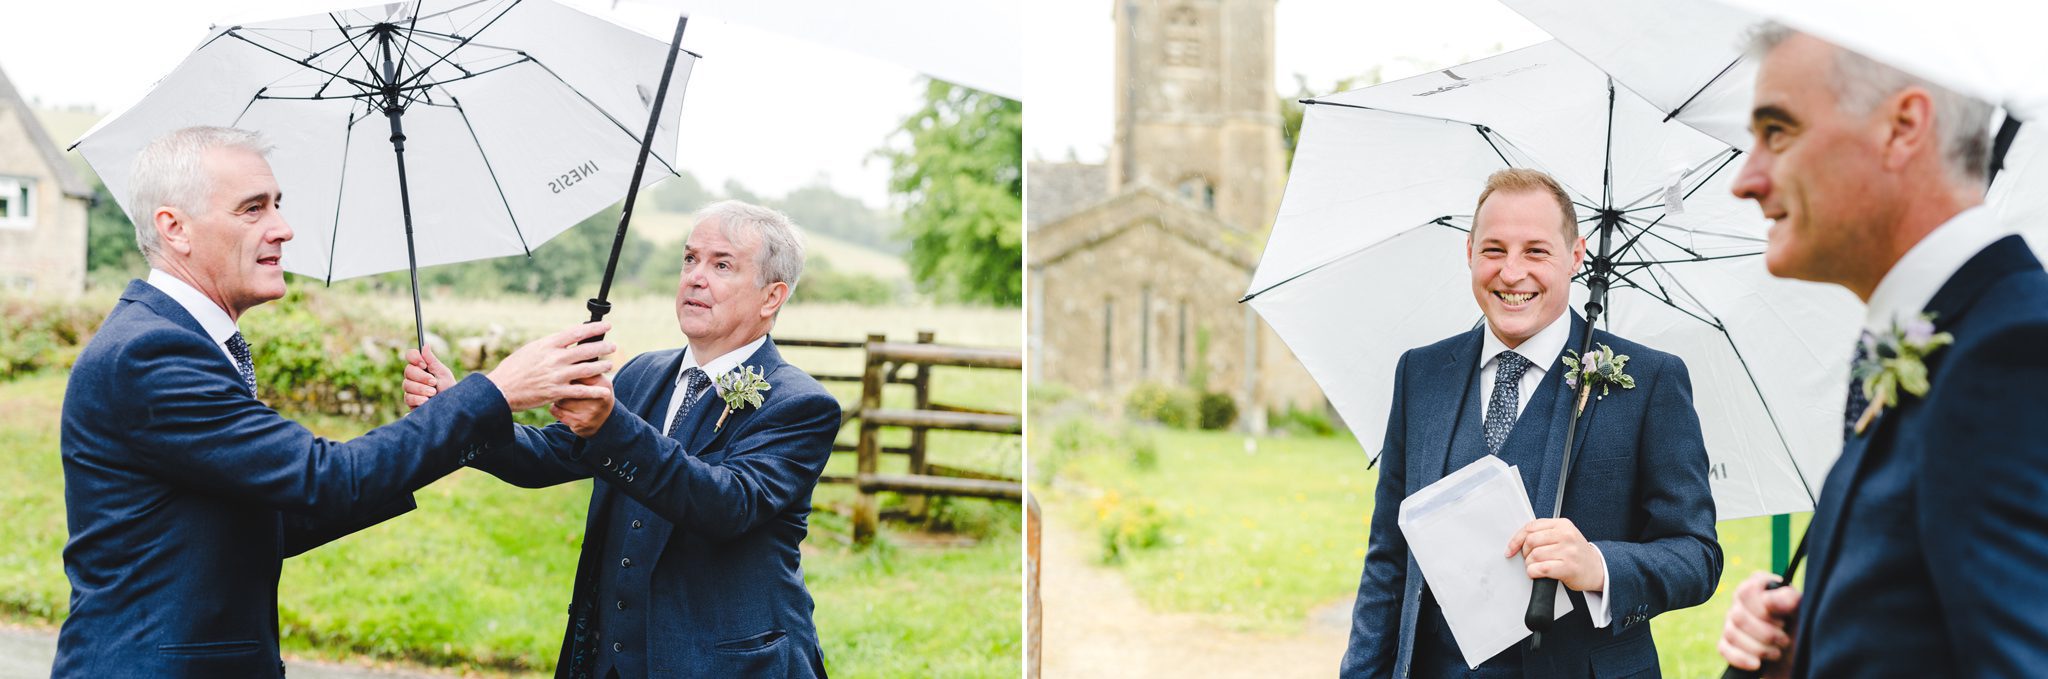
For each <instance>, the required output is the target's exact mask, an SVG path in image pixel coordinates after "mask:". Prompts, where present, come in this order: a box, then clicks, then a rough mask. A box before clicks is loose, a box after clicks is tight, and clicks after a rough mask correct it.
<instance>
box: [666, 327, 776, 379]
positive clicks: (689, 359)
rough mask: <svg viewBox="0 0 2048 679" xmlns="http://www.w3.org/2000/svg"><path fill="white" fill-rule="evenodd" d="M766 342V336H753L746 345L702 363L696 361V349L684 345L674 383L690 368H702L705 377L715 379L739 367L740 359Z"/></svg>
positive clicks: (750, 355)
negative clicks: (681, 363) (680, 363)
mask: <svg viewBox="0 0 2048 679" xmlns="http://www.w3.org/2000/svg"><path fill="white" fill-rule="evenodd" d="M767 343H768V336H767V335H762V336H760V337H756V338H754V341H752V342H748V343H747V344H746V346H742V347H740V348H738V349H734V350H732V351H728V352H725V353H724V354H722V355H720V356H718V357H716V358H713V359H711V360H710V361H707V362H703V363H699V362H698V361H697V356H696V353H697V352H696V350H694V349H691V348H689V347H688V346H685V347H683V365H682V367H681V368H679V369H677V370H676V384H678V385H680V384H682V383H683V375H685V374H687V373H689V372H690V369H691V368H699V369H702V370H703V371H704V375H705V376H706V377H710V378H712V379H713V380H716V379H718V376H719V375H723V374H726V373H729V372H732V371H733V369H734V368H738V367H740V363H741V362H742V361H745V360H747V359H748V358H752V357H753V355H754V352H756V351H760V350H761V345H763V344H767Z"/></svg>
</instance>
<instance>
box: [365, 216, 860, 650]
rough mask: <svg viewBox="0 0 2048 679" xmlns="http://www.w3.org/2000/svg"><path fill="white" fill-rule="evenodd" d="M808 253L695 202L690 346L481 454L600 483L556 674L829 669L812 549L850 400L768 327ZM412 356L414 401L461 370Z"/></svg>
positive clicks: (502, 472)
mask: <svg viewBox="0 0 2048 679" xmlns="http://www.w3.org/2000/svg"><path fill="white" fill-rule="evenodd" d="M803 261H804V252H803V243H802V241H801V240H800V239H799V237H798V235H797V232H796V227H795V225H794V224H791V223H790V221H789V218H788V217H786V216H784V215H783V214H782V213H780V212H777V211H775V210H771V209H768V208H763V207H758V206H754V205H748V204H745V203H741V202H738V201H723V202H719V203H714V204H711V205H708V206H705V207H704V208H703V209H700V210H698V211H697V224H696V226H695V227H694V228H693V229H692V230H691V232H690V236H689V239H688V240H687V241H686V242H685V243H684V256H683V262H682V265H683V271H682V280H681V285H680V287H679V289H678V290H677V292H676V320H677V322H678V325H680V326H681V328H682V331H683V335H684V336H685V337H686V338H687V339H688V344H687V345H686V346H684V347H683V348H681V349H670V350H666V351H656V352H651V353H647V354H641V355H640V356H638V357H635V358H634V359H633V360H632V361H630V362H628V363H627V364H626V366H625V368H623V369H621V370H620V371H619V377H618V389H619V391H618V394H619V398H618V399H617V400H616V402H614V399H613V398H612V397H611V396H610V394H611V392H610V391H607V392H605V395H604V396H603V397H601V398H596V399H582V400H574V401H563V402H561V403H558V404H556V407H555V408H554V409H553V412H554V414H555V417H556V418H558V419H559V420H561V422H559V423H557V424H554V425H550V426H548V427H546V428H535V427H524V426H522V427H520V428H519V431H518V435H517V436H516V437H515V438H514V440H512V441H511V442H508V443H504V444H501V445H494V446H493V447H492V448H491V449H490V450H489V451H486V453H485V454H484V455H482V456H479V457H478V458H477V459H476V460H475V461H474V463H473V464H474V466H476V467H477V468H479V469H483V470H484V471H487V472H490V473H491V474H493V475H495V476H497V477H498V478H501V479H504V480H505V481H507V482H510V483H513V484H515V485H519V486H524V487H529V488H540V487H546V486H552V485H555V484H560V483H567V482H570V481H575V480H579V479H586V478H596V479H598V480H599V483H597V484H596V487H595V488H594V489H593V492H592V493H591V498H590V517H589V520H588V524H587V526H586V528H585V530H584V538H583V556H582V560H581V561H580V562H579V564H578V566H577V569H576V581H575V585H574V587H575V591H574V594H573V603H572V604H571V606H570V618H569V626H568V631H567V633H566V634H565V635H564V639H563V641H562V657H561V660H560V665H559V666H560V668H561V669H560V671H559V673H558V674H559V675H560V676H563V677H578V676H589V677H599V678H603V677H644V676H650V675H661V674H665V673H675V674H677V675H678V676H704V677H822V676H825V666H824V656H823V654H822V652H821V651H820V648H819V644H818V633H817V629H816V628H815V627H814V626H813V624H812V622H811V608H812V603H811V595H810V593H809V592H808V591H806V590H805V589H804V582H803V570H802V567H801V566H800V563H799V562H800V561H801V553H800V552H799V550H798V545H799V544H800V543H802V542H803V539H804V536H805V534H806V533H807V532H808V523H807V522H808V517H809V515H810V510H811V491H812V489H814V488H815V487H817V483H818V477H819V475H821V474H823V473H824V471H825V462H826V460H828V459H830V457H831V454H832V439H833V437H834V436H835V435H836V434H837V433H838V432H839V424H840V420H839V402H838V400H836V399H834V398H833V397H832V395H831V394H829V393H826V391H825V389H824V387H823V386H821V385H819V384H818V381H817V380H815V379H812V378H811V376H810V375H807V374H805V373H804V372H803V371H802V370H800V369H798V368H797V367H795V366H792V365H790V364H788V363H786V362H784V361H783V360H782V356H781V353H780V352H778V351H776V348H775V342H774V341H773V340H771V339H770V338H769V337H768V331H769V330H770V329H772V328H774V326H775V319H776V316H777V315H778V314H779V313H780V312H781V310H782V305H783V303H784V302H786V301H788V300H789V295H790V292H791V291H792V290H794V289H795V286H796V283H797V279H798V278H799V277H800V276H802V275H803ZM412 358H413V359H414V362H413V365H412V366H411V367H408V368H407V369H406V380H407V381H406V385H405V389H406V392H407V394H408V396H407V398H406V400H407V403H409V404H412V405H419V404H421V403H425V402H427V401H428V399H429V398H433V399H435V400H438V399H439V398H442V397H440V396H436V386H437V385H445V384H454V383H455V382H454V379H455V378H454V376H453V375H452V374H451V373H450V372H449V371H448V369H447V368H446V367H445V366H443V365H442V364H441V363H440V362H439V361H437V360H435V359H434V357H433V355H432V354H431V352H430V353H428V354H427V355H426V357H425V358H424V360H420V357H418V356H417V355H413V356H412ZM599 381H600V383H603V384H607V385H608V384H609V382H605V381H603V380H602V379H600V380H599ZM459 386H460V385H458V387H459ZM449 393H451V394H452V393H453V390H450V392H449Z"/></svg>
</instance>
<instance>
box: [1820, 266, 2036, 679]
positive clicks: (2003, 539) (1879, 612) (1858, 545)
mask: <svg viewBox="0 0 2048 679" xmlns="http://www.w3.org/2000/svg"><path fill="white" fill-rule="evenodd" d="M2044 300H2048V273H2044V272H2043V271H2042V269H2041V262H2040V260H2037V259H2035V258H2034V254H2033V253H2032V252H2031V251H2029V250H2028V249H2027V245H2026V242H2025V241H2024V240H2022V239H2021V238H2020V237H2019V236H2008V237H2006V238H2004V239H2001V240H1999V241H1998V242H1996V243H1993V244H1991V245H1990V246H1988V247H1986V248H1985V249H1984V250H1983V251H1981V252H1978V253H1977V254H1976V255H1975V256H1974V257H1972V258H1971V259H1970V261H1969V262H1967V263H1965V264H1964V265H1963V267H1962V268H1961V269H1959V270H1958V271H1957V272H1956V273H1955V275H1954V276H1952V277H1950V278H1949V280H1948V282H1946V283H1944V284H1943V285H1942V287H1941V289H1940V291H1938V292H1936V293H1935V295H1934V298H1933V299H1932V300H1930V301H1929V302H1928V307H1927V310H1928V311H1932V312H1934V314H1935V318H1934V324H1935V327H1936V328H1938V329H1940V330H1941V331H1943V332H1948V333H1951V334H1953V335H1954V336H1955V344H1953V345H1950V346H1947V347H1944V348H1942V349H1939V350H1937V351H1935V352H1934V354H1933V355H1931V356H1929V357H1928V358H1927V370H1928V375H1929V379H1930V386H1929V389H1928V392H1927V395H1926V397H1924V398H1916V397H1913V396H1911V395H1907V394H1906V393H1905V392H1904V391H1903V390H1901V391H1900V399H1901V401H1902V402H1901V403H1900V404H1899V405H1898V406H1896V407H1894V408H1891V409H1889V410H1886V411H1885V412H1884V413H1883V414H1881V415H1879V416H1878V417H1877V419H1876V420H1875V421H1873V422H1872V423H1871V424H1870V425H1869V426H1868V427H1867V428H1866V429H1865V430H1864V432H1863V433H1862V434H1861V435H1855V436H1852V437H1851V438H1849V440H1848V441H1847V442H1846V443H1845V444H1844V445H1843V448H1842V456H1841V458H1840V459H1838V460H1837V461H1836V462H1835V465H1834V467H1833V468H1832V469H1830V470H1829V471H1828V478H1827V485H1826V486H1825V487H1824V488H1823V489H1822V491H1821V496H1820V506H1819V507H1817V508H1815V511H1814V515H1813V525H1812V529H1811V531H1812V532H1811V533H1810V536H1811V539H1812V540H1813V542H1812V543H1811V544H1810V545H1809V549H1810V550H1811V554H1810V557H1809V558H1811V559H1812V564H1811V565H1810V567H1809V568H1808V570H1807V576H1806V586H1805V589H1804V592H1805V594H1804V597H1803V600H1802V601H1801V603H1800V613H1799V622H1798V629H1797V634H1796V643H1797V645H1798V655H1797V660H1796V662H1795V669H1796V670H1797V674H1799V675H1800V676H1810V677H1880V676H1899V677H2038V676H2044V675H2048V436H2044V435H2043V434H2042V432H2041V431H2039V430H2037V429H2035V427H2040V426H2042V425H2043V423H2048V400H2044V399H2043V397H2042V390H2043V389H2044V388H2048V354H2044V352H2048V301H2044Z"/></svg>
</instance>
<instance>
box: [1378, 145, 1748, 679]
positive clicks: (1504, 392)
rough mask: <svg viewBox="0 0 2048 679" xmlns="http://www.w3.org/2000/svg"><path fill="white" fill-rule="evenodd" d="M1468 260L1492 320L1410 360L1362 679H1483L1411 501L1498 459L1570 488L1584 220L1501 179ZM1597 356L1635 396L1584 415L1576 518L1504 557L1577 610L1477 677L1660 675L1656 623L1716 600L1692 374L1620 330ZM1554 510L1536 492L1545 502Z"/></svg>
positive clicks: (1558, 521) (1611, 396)
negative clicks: (1604, 357) (1618, 370)
mask: <svg viewBox="0 0 2048 679" xmlns="http://www.w3.org/2000/svg"><path fill="white" fill-rule="evenodd" d="M1466 251H1467V255H1468V265H1469V266H1470V268H1471V272H1472V294H1473V297H1474V299H1475V300H1476V301H1477V302H1478V304H1479V307H1480V309H1481V311H1482V312H1483V313H1484V315H1485V317H1486V323H1485V325H1484V326H1483V327H1480V328H1475V329H1473V330H1471V331H1468V332H1464V333H1460V334H1458V335H1456V336H1453V337H1451V338H1449V339H1446V340H1443V341H1441V342H1437V343H1435V344H1431V345H1429V346H1425V347H1419V348H1416V349H1413V350H1410V351H1408V352H1407V353H1405V354H1404V355H1403V356H1402V357H1401V361H1400V364H1399V367H1398V368H1397V370H1396V373H1395V378H1394V398H1393V404H1394V405H1393V409H1392V411H1391V413H1390V414H1389V417H1388V423H1387V436H1386V444H1385V447H1384V448H1383V449H1382V451H1381V455H1380V458H1381V459H1380V479H1379V487H1378V490H1377V492H1376V494H1375V497H1374V505H1373V517H1372V528H1371V536H1370V544H1369V546H1368V548H1367V551H1366V559H1365V570H1364V574H1363V576H1362V577H1361V579H1360V582H1359V590H1358V599H1357V602H1356V604H1355V605H1354V608H1353V613H1352V615H1353V617H1352V623H1351V641H1350V648H1349V649H1348V650H1347V651H1346V653H1345V655H1344V664H1343V668H1342V670H1341V674H1342V675H1343V676H1346V677H1368V676H1371V677H1379V676H1397V677H1405V676H1411V675H1413V676H1426V677H1442V676H1464V675H1466V674H1468V672H1467V668H1466V663H1465V662H1464V661H1463V656H1462V655H1461V654H1460V652H1459V649H1458V646H1457V642H1456V640H1455V639H1454V638H1453V636H1452V634H1451V632H1450V629H1449V626H1448V625H1447V623H1446V622H1445V619H1444V616H1443V612H1442V610H1441V609H1440V608H1439V606H1438V605H1437V603H1436V600H1435V597H1434V596H1433V595H1432V594H1431V593H1430V591H1429V589H1428V588H1427V587H1426V586H1425V585H1426V583H1424V582H1423V578H1422V573H1421V571H1420V569H1419V567H1418V566H1417V565H1416V562H1415V560H1414V559H1413V558H1411V556H1410V554H1409V550H1408V545H1407V543H1406V541H1405V539H1404V538H1403V537H1402V534H1401V532H1400V530H1399V528H1398V527H1397V525H1396V520H1397V517H1398V515H1399V512H1400V505H1401V501H1402V500H1403V499H1404V498H1406V497H1408V496H1409V495H1412V494H1414V493H1415V492H1417V491H1419V490H1422V489H1423V488H1424V487H1427V486H1429V485H1430V484H1431V483H1433V482H1435V481H1436V480H1438V479H1440V478H1442V477H1443V476H1445V475H1446V474H1448V473H1450V472H1454V471H1457V470H1458V469H1461V468H1463V467H1465V466H1466V465H1468V464H1470V463H1472V462H1474V461H1476V460H1478V459H1479V458H1480V457H1481V456H1485V455H1489V454H1491V455H1497V456H1499V457H1501V458H1502V459H1503V460H1504V461H1506V462H1507V463H1508V464H1510V465H1513V466H1517V467H1519V468H1520V472H1521V474H1522V475H1523V484H1524V486H1525V487H1527V488H1530V489H1545V488H1555V485H1554V483H1555V479H1557V478H1558V469H1557V467H1558V466H1559V465H1560V464H1561V458H1562V457H1563V454H1562V453H1563V451H1562V448H1563V445H1564V441H1565V440H1566V438H1567V437H1566V429H1567V428H1568V427H1569V426H1570V425H1569V423H1570V422H1572V421H1573V420H1572V417H1571V415H1572V409H1573V407H1574V405H1575V401H1576V399H1575V398H1574V396H1575V395H1574V392H1573V389H1572V387H1571V386H1568V385H1567V384H1566V380H1565V376H1566V374H1567V369H1566V368H1565V363H1564V359H1565V358H1566V357H1567V354H1566V351H1565V350H1566V348H1567V346H1568V345H1569V344H1570V343H1571V342H1572V341H1573V340H1574V339H1575V338H1581V337H1584V336H1585V335H1584V333H1585V321H1584V320H1583V319H1582V318H1581V317H1579V316H1578V315H1577V314H1575V313H1574V314H1567V313H1565V312H1566V310H1567V309H1568V307H1569V306H1570V303H1569V291H1570V285H1571V278H1572V274H1573V272H1575V271H1577V270H1578V268H1579V267H1580V265H1581V264H1582V262H1583V261H1584V258H1585V242H1584V241H1583V240H1582V239H1580V238H1579V236H1578V220H1577V216H1576V211H1575V210H1574V209H1573V207H1572V203H1571V201H1570V199H1569V198H1568V197H1567V195H1566V193H1565V191H1564V189H1563V188H1561V187H1560V186H1559V185H1558V184H1557V182H1556V181H1554V180H1552V179H1551V178H1550V177H1549V176H1548V175H1546V174H1543V173H1541V172H1538V171H1535V170H1528V169H1520V168H1516V169H1508V170H1501V171H1499V172H1496V173H1494V174H1493V175H1492V176H1491V177H1489V178H1488V179H1487V182H1486V187H1485V189H1484V190H1483V191H1482V192H1481V193H1480V195H1479V205H1478V208H1477V211H1476V212H1475V213H1474V218H1473V227H1472V233H1471V234H1470V236H1469V237H1468V238H1467V241H1466ZM1594 341H1595V342H1596V343H1598V344H1600V345H1605V346H1607V347H1609V348H1611V349H1612V350H1613V352H1614V353H1615V354H1616V355H1617V358H1618V357H1619V356H1627V357H1628V358H1627V359H1626V362H1625V363H1618V365H1622V366H1623V367H1624V369H1625V371H1626V373H1627V374H1628V375H1629V376H1630V377H1631V378H1632V379H1633V382H1632V384H1633V385H1634V386H1633V387H1632V388H1631V387H1623V386H1619V385H1611V386H1612V389H1611V390H1610V391H1609V392H1608V393H1606V394H1605V395H1604V396H1602V397H1600V398H1597V399H1595V400H1591V401H1587V402H1586V403H1585V406H1584V408H1585V412H1584V414H1583V415H1582V416H1581V418H1580V431H1579V432H1578V435H1577V436H1576V437H1574V438H1576V440H1577V443H1575V444H1574V448H1575V449H1577V453H1576V454H1574V455H1573V466H1574V467H1575V474H1574V478H1573V480H1574V483H1572V484H1571V485H1570V486H1568V488H1569V490H1570V492H1568V493H1567V494H1566V496H1565V499H1564V505H1563V507H1564V511H1563V514H1562V516H1560V517H1556V518H1542V519H1537V520H1536V521H1533V522H1531V523H1529V524H1528V525H1527V526H1525V527H1523V528H1522V530H1521V531H1520V532H1519V533H1517V534H1516V535H1515V536H1514V538H1513V539H1512V540H1511V541H1510V543H1509V544H1506V545H1503V547H1504V548H1505V549H1504V553H1503V556H1513V555H1515V554H1516V553H1519V554H1520V555H1521V558H1522V559H1523V561H1524V563H1525V566H1526V569H1527V572H1528V575H1529V577H1530V578H1553V579H1556V580H1559V581H1560V582H1561V583H1562V584H1563V585H1564V587H1565V588H1566V589H1568V590H1571V591H1572V592H1573V594H1572V595H1571V598H1572V599H1573V602H1574V604H1575V606H1574V609H1573V611H1572V612H1571V613H1569V614H1567V615H1566V616H1565V617H1564V618H1562V619H1560V620H1558V621H1557V623H1556V624H1555V625H1554V626H1553V627H1552V628H1551V630H1550V631H1549V632H1548V633H1547V634H1546V635H1545V639H1544V641H1543V644H1542V646H1541V648H1540V650H1532V649H1529V648H1525V647H1522V646H1517V647H1510V648H1508V649H1507V650H1505V651H1502V652H1501V653H1500V654H1498V655H1495V656H1494V657H1492V658H1491V659H1488V660H1486V661H1485V662H1484V663H1483V664H1481V665H1480V666H1479V667H1478V671H1477V673H1476V674H1477V675H1478V676H1502V677H1508V676H1512V677H1523V676H1528V677H1553V676H1554V677H1565V676H1572V677H1581V676H1587V675H1588V674H1594V675H1601V676H1605V675H1608V674H1610V673H1613V674H1624V673H1631V672H1637V671H1644V670H1647V671H1652V672H1654V671H1655V670H1656V668H1657V653H1656V649H1655V647H1654V645H1653V644H1652V642H1651V638H1650V629H1649V625H1648V624H1646V623H1647V621H1648V620H1649V619H1650V618H1651V617H1652V616H1655V615H1657V614H1659V613H1662V612H1665V611H1669V610H1673V609H1678V608H1684V607H1687V606H1694V605H1698V604H1700V603H1702V602H1704V601H1706V600H1707V598H1708V597H1709V596H1710V595H1711V594H1712V593H1713V589H1714V583H1715V582H1716V581H1717V580H1718V579H1719V577H1720V571H1721V549H1720V546H1719V545H1718V544H1717V543H1716V542H1715V537H1714V503H1713V498H1712V496H1711V495H1710V493H1709V491H1708V488H1707V457H1706V450H1705V448H1704V446H1703V444H1702V442H1701V436H1700V426H1699V419H1698V416H1697V415H1696V414H1695V413H1694V411H1693V405H1692V387H1691V380H1690V377H1689V376H1688V375H1687V373H1686V369H1685V364H1684V363H1683V362H1682V361H1680V360H1679V359H1678V358H1676V357H1674V356H1671V355H1669V354H1666V353H1663V352H1659V351H1656V350H1653V349H1650V348H1648V347H1644V346H1642V345H1639V344H1636V343H1633V342H1630V341H1628V340H1624V339H1621V338H1619V337H1615V336H1613V335H1609V334H1607V333H1605V332H1599V333H1595V334H1594ZM1573 372H1576V371H1573ZM1578 379H1587V378H1585V377H1584V376H1583V374H1582V373H1581V374H1580V376H1579V378H1578ZM1596 379H1597V378H1596ZM1594 393H1595V394H1596V395H1599V393H1600V387H1598V386H1595V387H1594ZM1546 479H1547V480H1546ZM1550 497H1551V494H1550V492H1549V491H1543V492H1537V493H1536V495H1535V499H1536V500H1537V501H1538V502H1540V503H1541V504H1544V505H1547V504H1548V499H1549V498H1550ZM1537 513H1538V515H1539V516H1542V515H1544V514H1547V513H1548V507H1547V506H1545V507H1539V508H1537Z"/></svg>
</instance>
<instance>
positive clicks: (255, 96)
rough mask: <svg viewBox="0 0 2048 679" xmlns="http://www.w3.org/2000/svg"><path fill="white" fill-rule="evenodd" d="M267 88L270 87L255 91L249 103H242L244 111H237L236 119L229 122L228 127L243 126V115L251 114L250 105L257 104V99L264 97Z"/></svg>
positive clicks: (250, 96)
mask: <svg viewBox="0 0 2048 679" xmlns="http://www.w3.org/2000/svg"><path fill="white" fill-rule="evenodd" d="M267 89H270V88H268V87H265V88H263V89H262V90H256V93H255V94H252V95H249V103H247V104H243V105H242V112H240V113H236V114H235V120H234V122H231V123H228V127H241V126H242V116H246V115H249V109H250V107H253V106H255V105H256V100H258V99H262V98H263V90H267Z"/></svg>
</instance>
